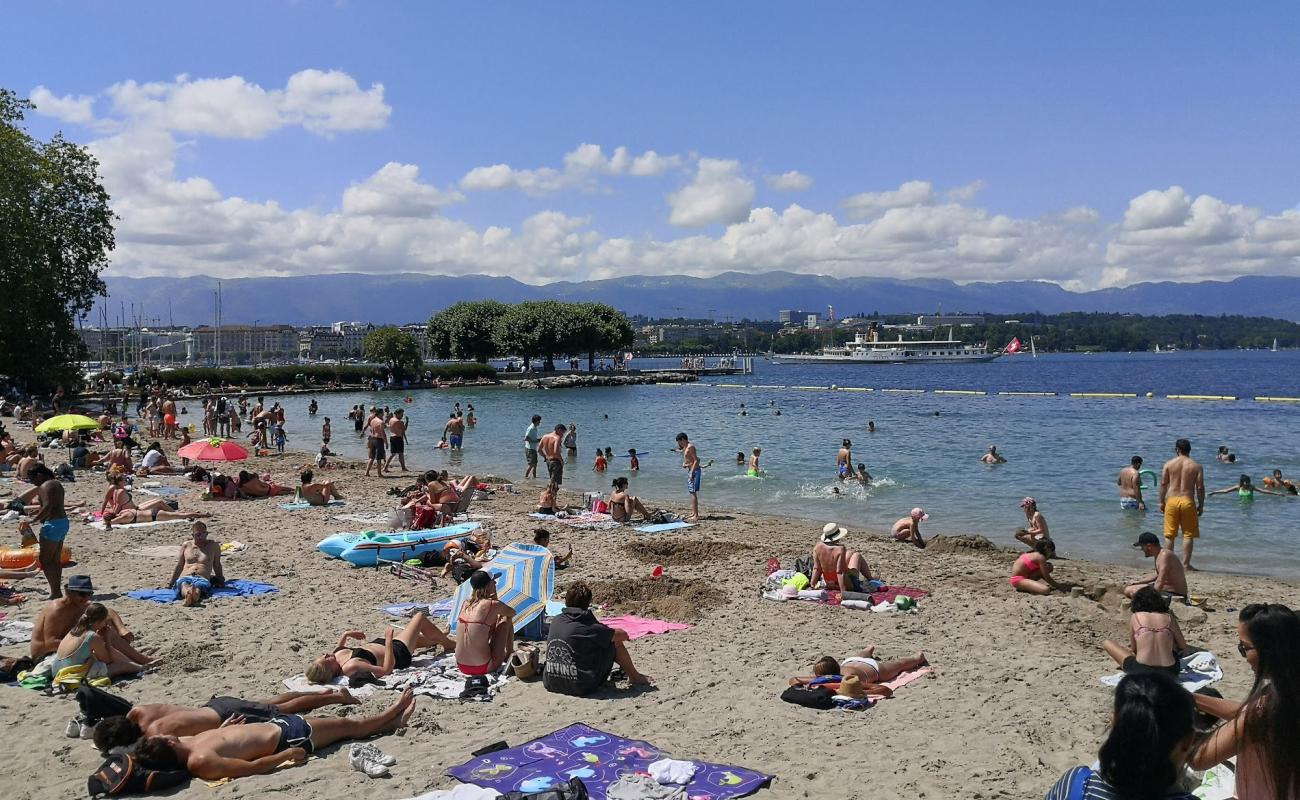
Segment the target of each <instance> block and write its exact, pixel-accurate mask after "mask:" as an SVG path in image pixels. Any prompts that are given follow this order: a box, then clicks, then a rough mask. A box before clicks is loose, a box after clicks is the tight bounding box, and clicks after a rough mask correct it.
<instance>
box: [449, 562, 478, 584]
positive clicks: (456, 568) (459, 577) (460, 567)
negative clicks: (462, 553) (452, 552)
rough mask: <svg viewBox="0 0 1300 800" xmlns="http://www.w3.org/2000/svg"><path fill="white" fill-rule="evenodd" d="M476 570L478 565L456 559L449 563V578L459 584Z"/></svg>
mask: <svg viewBox="0 0 1300 800" xmlns="http://www.w3.org/2000/svg"><path fill="white" fill-rule="evenodd" d="M477 571H478V567H476V566H474V565H473V564H471V563H469V562H468V561H457V562H456V563H455V564H452V565H451V579H452V580H453V581H455V582H456V583H457V584H461V583H464V582H465V581H467V580H469V576H471V575H473V574H474V573H475V572H477Z"/></svg>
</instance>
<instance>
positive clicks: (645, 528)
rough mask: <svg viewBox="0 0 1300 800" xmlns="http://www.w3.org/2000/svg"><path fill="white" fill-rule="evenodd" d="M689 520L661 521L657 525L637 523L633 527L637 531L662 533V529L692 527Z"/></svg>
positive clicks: (673, 529) (676, 529) (677, 529)
mask: <svg viewBox="0 0 1300 800" xmlns="http://www.w3.org/2000/svg"><path fill="white" fill-rule="evenodd" d="M694 527H695V526H694V525H692V524H691V523H689V522H681V521H678V522H661V523H659V524H658V525H638V526H637V527H636V528H633V530H635V531H636V532H637V533H663V532H664V531H679V530H681V529H683V528H694Z"/></svg>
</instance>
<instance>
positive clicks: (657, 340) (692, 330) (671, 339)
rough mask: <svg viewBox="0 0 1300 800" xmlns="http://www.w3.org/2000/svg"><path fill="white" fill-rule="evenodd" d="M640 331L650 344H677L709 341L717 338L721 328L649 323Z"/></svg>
mask: <svg viewBox="0 0 1300 800" xmlns="http://www.w3.org/2000/svg"><path fill="white" fill-rule="evenodd" d="M641 332H642V333H643V334H644V335H645V339H646V341H647V342H649V343H650V344H679V343H681V342H711V341H713V340H714V339H717V338H718V336H719V335H720V334H721V333H722V329H721V328H717V327H712V326H708V325H649V326H646V327H645V328H642V329H641Z"/></svg>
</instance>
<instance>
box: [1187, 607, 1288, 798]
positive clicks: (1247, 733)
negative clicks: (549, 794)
mask: <svg viewBox="0 0 1300 800" xmlns="http://www.w3.org/2000/svg"><path fill="white" fill-rule="evenodd" d="M1237 637H1238V639H1239V641H1238V642H1237V652H1239V653H1241V655H1242V656H1243V657H1244V658H1245V659H1246V663H1248V664H1250V668H1251V669H1252V670H1254V672H1255V685H1254V686H1253V687H1251V690H1250V695H1249V696H1248V697H1247V698H1246V701H1245V702H1244V703H1234V702H1232V701H1230V700H1217V699H1215V698H1202V697H1199V696H1198V697H1197V698H1196V705H1197V707H1198V708H1200V709H1201V710H1202V711H1206V712H1208V713H1210V714H1213V715H1214V716H1216V717H1219V718H1220V719H1224V720H1227V721H1226V722H1225V723H1224V724H1223V725H1220V726H1219V727H1218V729H1216V730H1215V731H1214V733H1213V734H1212V735H1211V736H1210V738H1209V739H1208V740H1207V741H1206V742H1205V744H1204V745H1202V746H1201V748H1200V749H1199V750H1198V751H1197V752H1196V755H1195V757H1193V759H1192V766H1193V767H1194V768H1196V769H1206V768H1209V767H1211V766H1213V765H1215V764H1218V763H1221V762H1223V761H1225V760H1226V759H1228V758H1231V757H1232V756H1237V797H1238V798H1239V800H1300V616H1297V615H1296V613H1295V612H1294V611H1292V610H1291V609H1289V608H1287V607H1286V606H1284V605H1280V604H1277V603H1252V604H1251V605H1248V606H1246V607H1245V608H1243V609H1242V610H1241V615H1240V616H1239V617H1238V626H1237Z"/></svg>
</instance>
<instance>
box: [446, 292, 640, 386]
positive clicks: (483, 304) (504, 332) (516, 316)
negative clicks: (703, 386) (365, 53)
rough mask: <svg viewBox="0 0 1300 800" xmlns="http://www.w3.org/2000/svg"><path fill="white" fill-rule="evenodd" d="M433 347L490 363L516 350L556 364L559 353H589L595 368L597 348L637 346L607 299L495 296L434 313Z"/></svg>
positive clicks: (612, 349)
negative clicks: (522, 299) (516, 300)
mask: <svg viewBox="0 0 1300 800" xmlns="http://www.w3.org/2000/svg"><path fill="white" fill-rule="evenodd" d="M428 331H429V334H428V335H429V347H430V350H431V352H432V353H433V354H434V355H435V356H437V357H438V358H455V359H460V360H464V361H471V360H473V361H478V362H480V363H486V362H487V361H488V359H491V358H500V357H502V356H507V355H512V356H518V357H519V358H521V359H523V361H524V364H525V365H527V364H529V363H531V362H532V361H533V359H537V358H540V359H542V360H543V362H544V364H545V368H546V369H547V370H552V369H555V357H556V356H559V355H572V356H576V355H585V356H586V357H587V366H588V369H591V368H592V367H593V366H594V364H595V360H596V355H597V354H598V353H613V352H618V351H620V350H624V349H626V348H629V347H631V346H632V339H633V335H634V331H633V329H632V323H631V322H629V321H628V318H627V317H626V316H624V315H623V313H622V312H620V311H618V310H617V309H615V308H614V307H613V306H609V305H606V304H605V303H563V302H560V301H558V300H529V301H525V302H522V303H516V304H514V305H507V304H506V303H501V302H498V301H496V300H477V301H466V302H460V303H456V304H455V305H453V306H448V307H447V308H445V309H443V310H442V311H439V312H438V313H436V314H434V315H433V316H432V317H430V318H429V328H428Z"/></svg>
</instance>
